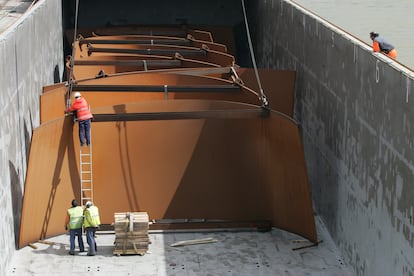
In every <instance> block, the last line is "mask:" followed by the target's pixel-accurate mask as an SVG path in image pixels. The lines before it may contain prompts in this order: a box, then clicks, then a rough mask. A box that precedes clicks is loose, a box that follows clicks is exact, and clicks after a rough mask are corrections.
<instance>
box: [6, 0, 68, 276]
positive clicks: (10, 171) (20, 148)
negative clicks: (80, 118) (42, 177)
mask: <svg viewBox="0 0 414 276" xmlns="http://www.w3.org/2000/svg"><path fill="white" fill-rule="evenodd" d="M20 4H21V5H27V4H31V1H30V2H27V1H17V0H14V1H12V0H9V1H3V0H0V8H1V12H2V15H1V16H0V68H1V69H0V84H1V86H0V87H1V88H0V105H1V107H2V108H1V109H0V118H1V120H0V190H1V193H0V216H1V217H2V218H3V223H2V224H1V226H0V275H3V274H4V271H6V268H7V266H8V264H9V262H10V259H11V258H12V256H13V254H14V251H15V248H16V243H15V240H16V239H17V238H18V237H17V236H18V233H19V224H20V211H21V204H22V197H23V190H24V181H25V175H26V167H27V155H28V152H29V147H30V140H31V135H32V130H33V128H35V127H37V126H38V125H39V123H40V113H39V99H40V95H41V93H42V87H43V86H45V85H49V84H53V83H54V82H56V81H60V76H61V75H62V74H63V61H64V58H63V52H62V48H63V39H62V37H63V35H62V28H60V27H59V26H61V25H62V15H61V13H62V8H61V1H57V0H40V1H37V4H36V5H34V6H33V7H32V8H31V9H30V12H27V13H24V14H23V13H22V14H19V16H17V15H18V13H19V9H18V7H19V5H20ZM13 7H14V8H16V12H14V13H11V12H9V15H10V16H11V15H13V22H10V21H9V19H10V16H7V18H5V17H4V11H5V9H6V8H8V9H13ZM14 16H17V17H18V18H17V17H16V18H15V17H14ZM10 24H11V25H10ZM4 27H6V29H5V30H3V29H2V28H4ZM2 273H3V274H2Z"/></svg>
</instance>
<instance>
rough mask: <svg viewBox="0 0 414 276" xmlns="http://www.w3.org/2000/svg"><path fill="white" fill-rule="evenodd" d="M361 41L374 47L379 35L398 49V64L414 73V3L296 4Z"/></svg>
mask: <svg viewBox="0 0 414 276" xmlns="http://www.w3.org/2000/svg"><path fill="white" fill-rule="evenodd" d="M294 2H296V3H297V4H299V5H300V6H302V7H304V8H306V9H307V10H310V11H312V12H313V13H316V14H317V15H319V16H320V17H322V18H323V19H325V20H327V21H329V22H331V23H332V24H334V25H336V26H338V27H340V28H341V29H343V30H345V31H346V32H348V33H350V34H352V35H353V36H355V37H357V38H358V39H360V40H362V41H364V42H365V43H367V44H369V45H371V44H372V42H371V39H370V38H369V33H370V32H371V31H375V32H378V33H379V34H380V35H381V36H383V37H384V38H386V39H387V40H388V41H389V42H390V43H391V44H393V45H394V47H395V49H396V50H397V52H398V57H397V60H398V61H399V62H401V63H402V64H404V65H405V66H407V67H410V68H411V69H414V51H413V50H414V47H413V44H414V36H413V30H412V28H413V27H414V15H413V11H414V0H394V1H390V0H294Z"/></svg>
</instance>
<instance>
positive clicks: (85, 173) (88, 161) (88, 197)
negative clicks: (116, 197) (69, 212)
mask: <svg viewBox="0 0 414 276" xmlns="http://www.w3.org/2000/svg"><path fill="white" fill-rule="evenodd" d="M79 173H80V184H81V205H83V206H85V205H86V202H88V201H91V202H93V177H92V137H91V143H90V145H89V146H83V147H80V155H79Z"/></svg>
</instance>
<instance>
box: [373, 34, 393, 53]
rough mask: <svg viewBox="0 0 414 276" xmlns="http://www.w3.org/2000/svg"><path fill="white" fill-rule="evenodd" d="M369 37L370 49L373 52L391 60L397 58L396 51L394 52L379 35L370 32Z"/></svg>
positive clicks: (391, 46)
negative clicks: (384, 55) (370, 41)
mask: <svg viewBox="0 0 414 276" xmlns="http://www.w3.org/2000/svg"><path fill="white" fill-rule="evenodd" d="M369 37H370V38H371V40H372V49H373V51H374V52H381V53H384V54H386V55H387V56H389V57H391V58H394V59H396V58H397V51H396V50H395V48H394V46H393V45H391V44H390V43H389V42H388V41H386V40H385V39H384V38H383V37H381V36H380V35H379V33H376V32H370V33H369Z"/></svg>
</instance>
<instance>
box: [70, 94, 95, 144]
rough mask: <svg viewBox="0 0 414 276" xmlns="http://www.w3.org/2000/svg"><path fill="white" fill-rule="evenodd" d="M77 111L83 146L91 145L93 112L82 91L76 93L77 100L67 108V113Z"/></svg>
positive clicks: (80, 138)
mask: <svg viewBox="0 0 414 276" xmlns="http://www.w3.org/2000/svg"><path fill="white" fill-rule="evenodd" d="M73 111H76V118H77V120H78V123H79V140H80V145H81V147H82V146H84V145H85V140H86V145H87V146H89V145H90V143H91V132H90V131H91V119H92V118H93V116H92V113H91V112H90V110H89V105H88V102H87V101H86V100H85V98H84V97H82V95H81V93H79V92H76V93H75V102H74V103H72V105H71V106H70V107H69V108H68V109H66V111H65V112H66V113H68V112H73Z"/></svg>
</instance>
